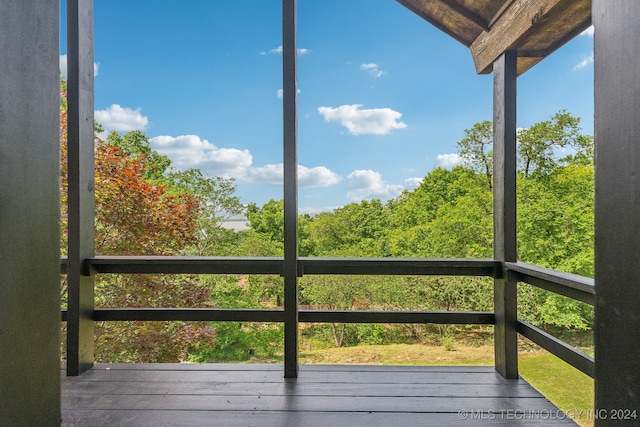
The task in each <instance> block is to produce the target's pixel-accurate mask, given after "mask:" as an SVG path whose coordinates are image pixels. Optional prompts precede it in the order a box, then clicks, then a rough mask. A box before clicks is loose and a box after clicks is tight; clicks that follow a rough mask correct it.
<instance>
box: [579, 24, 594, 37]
mask: <svg viewBox="0 0 640 427" xmlns="http://www.w3.org/2000/svg"><path fill="white" fill-rule="evenodd" d="M594 32H595V29H594V27H593V25H592V26H590V27H589V28H587V29H586V30H584V31H583V32H581V33H580V35H581V36H588V37H593V33H594Z"/></svg>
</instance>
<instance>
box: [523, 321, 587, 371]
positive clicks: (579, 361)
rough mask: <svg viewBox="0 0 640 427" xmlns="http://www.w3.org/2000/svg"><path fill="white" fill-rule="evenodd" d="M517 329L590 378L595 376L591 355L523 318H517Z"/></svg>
mask: <svg viewBox="0 0 640 427" xmlns="http://www.w3.org/2000/svg"><path fill="white" fill-rule="evenodd" d="M517 331H518V333H519V334H520V335H522V336H523V337H525V338H528V339H529V340H531V341H533V342H534V343H536V344H538V345H539V346H540V347H542V348H544V349H545V350H547V351H548V352H549V353H552V354H554V355H555V356H557V357H559V358H560V359H562V360H564V361H565V362H567V363H568V364H569V365H571V366H573V367H574V368H576V369H578V370H580V371H582V372H583V373H585V374H587V375H589V376H590V377H591V378H593V377H594V376H595V369H596V363H595V360H594V359H593V357H591V356H589V355H588V354H586V353H584V352H582V351H580V350H578V349H577V348H575V347H572V346H570V345H569V344H567V343H565V342H564V341H562V340H560V339H558V338H556V337H554V336H553V335H550V334H548V333H547V332H545V331H543V330H542V329H540V328H537V327H535V326H533V325H532V324H530V323H527V322H525V321H524V320H520V319H518V326H517Z"/></svg>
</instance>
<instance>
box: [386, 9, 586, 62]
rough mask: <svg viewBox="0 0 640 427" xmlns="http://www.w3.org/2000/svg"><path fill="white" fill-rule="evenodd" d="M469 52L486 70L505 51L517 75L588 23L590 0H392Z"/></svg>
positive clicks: (577, 32)
mask: <svg viewBox="0 0 640 427" xmlns="http://www.w3.org/2000/svg"><path fill="white" fill-rule="evenodd" d="M396 1H397V2H398V3H400V4H402V5H404V6H405V7H407V8H408V9H410V10H411V11H413V12H415V13H416V14H418V15H419V16H421V17H422V18H424V19H425V20H427V21H428V22H430V23H431V24H433V25H435V26H436V27H438V28H439V29H440V30H442V31H444V32H445V33H447V34H448V35H450V36H451V37H453V38H454V39H456V40H458V41H459V42H460V43H462V44H464V45H465V46H467V47H468V48H469V49H470V50H471V55H472V56H473V61H474V63H475V66H476V71H477V72H478V73H480V74H487V73H490V72H491V71H492V70H493V62H494V61H495V60H496V59H497V58H498V56H500V55H501V54H502V53H503V52H504V51H506V50H517V51H518V74H522V73H524V72H525V71H527V70H528V69H529V68H531V67H533V66H534V65H535V64H537V63H538V62H540V61H541V60H542V59H544V58H545V57H546V56H548V55H549V54H551V53H552V52H553V51H555V50H556V49H558V48H559V47H560V46H562V45H563V44H565V43H566V42H567V41H569V40H571V39H572V38H573V37H574V36H576V35H578V34H580V33H581V32H582V31H584V30H585V29H587V28H588V27H589V26H590V25H591V0H396Z"/></svg>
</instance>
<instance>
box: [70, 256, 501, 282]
mask: <svg viewBox="0 0 640 427" xmlns="http://www.w3.org/2000/svg"><path fill="white" fill-rule="evenodd" d="M85 263H86V268H85V270H87V271H89V269H90V270H91V271H93V272H96V273H123V274H278V275H282V271H283V264H284V258H283V257H183V256H95V257H92V258H88V259H87V260H86V261H85ZM66 269H67V261H66V259H65V258H63V259H62V260H61V268H60V270H61V272H62V273H66ZM298 271H299V275H300V276H303V275H312V274H313V275H317V274H351V275H384V276H401V275H416V276H420V275H430V276H488V277H496V274H498V273H499V272H500V271H501V266H500V263H499V262H497V261H494V260H492V259H487V258H475V259H474V258H470V259H466V258H460V259H459V258H315V257H304V258H299V260H298Z"/></svg>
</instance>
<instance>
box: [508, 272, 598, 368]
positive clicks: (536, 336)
mask: <svg viewBox="0 0 640 427" xmlns="http://www.w3.org/2000/svg"><path fill="white" fill-rule="evenodd" d="M505 269H506V274H508V275H509V276H511V277H513V278H514V279H515V280H517V281H518V282H523V283H527V284H529V285H532V286H536V287H538V288H541V289H545V290H547V291H550V292H553V293H556V294H558V295H563V296H565V297H568V298H571V299H574V300H577V301H581V302H584V303H586V304H590V305H594V304H595V296H596V291H595V285H594V281H593V279H590V278H587V277H583V276H579V275H576V274H570V273H564V272H562V271H557V270H552V269H549V268H544V267H539V266H537V265H531V264H526V263H523V262H507V263H505ZM516 330H517V331H518V333H519V334H520V335H522V336H523V337H525V338H527V339H529V340H531V341H532V342H533V343H535V344H537V345H539V346H540V347H542V348H543V349H545V350H547V351H548V352H550V353H551V354H553V355H555V356H557V357H559V358H560V359H562V360H563V361H565V362H566V363H568V364H569V365H571V366H573V367H574V368H576V369H578V370H580V371H581V372H583V373H585V374H586V375H589V376H590V377H592V378H593V377H594V375H595V360H594V358H593V357H591V356H589V355H588V354H586V353H584V352H582V351H581V350H579V349H577V348H575V347H573V346H571V345H569V344H567V343H566V342H564V341H562V340H560V339H558V338H556V337H554V336H553V335H551V334H549V333H547V332H545V331H543V330H542V329H540V328H538V327H536V326H533V325H532V324H530V323H528V322H525V321H524V320H521V319H518V324H517V327H516Z"/></svg>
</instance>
